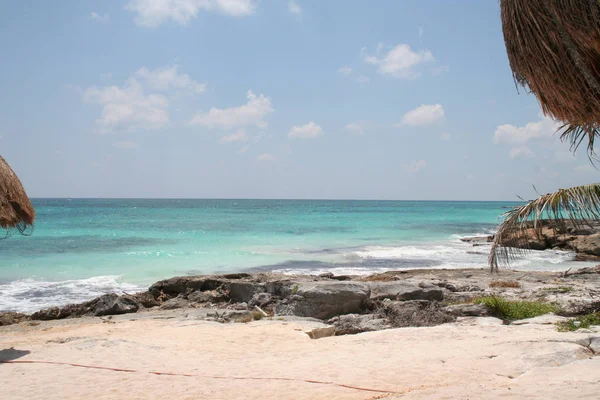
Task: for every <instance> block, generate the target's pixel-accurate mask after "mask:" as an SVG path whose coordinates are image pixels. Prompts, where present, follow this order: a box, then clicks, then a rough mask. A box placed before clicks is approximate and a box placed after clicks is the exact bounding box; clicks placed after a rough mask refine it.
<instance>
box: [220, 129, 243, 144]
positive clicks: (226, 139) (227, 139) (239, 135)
mask: <svg viewBox="0 0 600 400" xmlns="http://www.w3.org/2000/svg"><path fill="white" fill-rule="evenodd" d="M247 141H248V135H247V134H246V131H245V130H243V129H238V131H237V132H236V133H232V134H231V135H227V136H223V137H222V138H221V143H235V142H247Z"/></svg>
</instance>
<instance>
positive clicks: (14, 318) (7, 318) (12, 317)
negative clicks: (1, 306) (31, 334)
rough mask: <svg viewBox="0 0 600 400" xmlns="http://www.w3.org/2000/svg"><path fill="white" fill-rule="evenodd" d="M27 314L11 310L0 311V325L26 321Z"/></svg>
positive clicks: (27, 318)
mask: <svg viewBox="0 0 600 400" xmlns="http://www.w3.org/2000/svg"><path fill="white" fill-rule="evenodd" d="M28 320H29V315H25V314H21V313H18V312H13V311H5V312H0V326H5V325H12V324H18V323H19V322H23V321H28Z"/></svg>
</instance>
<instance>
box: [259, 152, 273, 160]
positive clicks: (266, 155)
mask: <svg viewBox="0 0 600 400" xmlns="http://www.w3.org/2000/svg"><path fill="white" fill-rule="evenodd" d="M256 159H257V160H258V161H275V160H276V158H275V156H274V155H272V154H269V153H263V154H261V155H260V156H258V157H257V158H256Z"/></svg>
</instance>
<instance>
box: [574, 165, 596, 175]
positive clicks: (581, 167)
mask: <svg viewBox="0 0 600 400" xmlns="http://www.w3.org/2000/svg"><path fill="white" fill-rule="evenodd" d="M573 171H575V172H579V173H585V174H589V173H591V172H595V173H598V170H597V169H596V168H594V167H593V166H591V165H590V164H583V165H578V166H576V167H575V168H573Z"/></svg>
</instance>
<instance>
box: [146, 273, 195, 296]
mask: <svg viewBox="0 0 600 400" xmlns="http://www.w3.org/2000/svg"><path fill="white" fill-rule="evenodd" d="M206 281H207V278H206V277H201V276H177V277H175V278H171V279H165V280H162V281H158V282H156V283H155V284H153V285H152V286H150V289H148V291H149V292H150V293H152V295H153V296H154V297H156V298H158V297H159V296H160V295H161V294H165V295H167V296H169V297H177V296H178V295H179V294H182V293H186V292H187V290H188V289H194V290H202V287H203V286H204V285H205V282H206Z"/></svg>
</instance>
